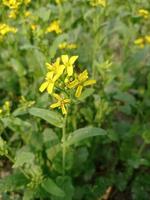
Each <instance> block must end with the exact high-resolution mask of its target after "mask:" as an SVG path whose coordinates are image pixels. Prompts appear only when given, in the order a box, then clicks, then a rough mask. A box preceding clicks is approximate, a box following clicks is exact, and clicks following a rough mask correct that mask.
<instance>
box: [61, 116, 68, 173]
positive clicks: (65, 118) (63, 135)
mask: <svg viewBox="0 0 150 200" xmlns="http://www.w3.org/2000/svg"><path fill="white" fill-rule="evenodd" d="M66 121H67V115H65V117H64V122H63V127H62V169H63V176H65V167H66Z"/></svg>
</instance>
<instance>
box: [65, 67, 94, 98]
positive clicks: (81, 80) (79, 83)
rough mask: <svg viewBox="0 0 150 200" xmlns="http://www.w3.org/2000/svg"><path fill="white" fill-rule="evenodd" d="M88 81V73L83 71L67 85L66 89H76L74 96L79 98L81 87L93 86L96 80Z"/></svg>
mask: <svg viewBox="0 0 150 200" xmlns="http://www.w3.org/2000/svg"><path fill="white" fill-rule="evenodd" d="M87 79H88V72H87V70H84V71H83V72H82V73H80V74H79V75H78V76H77V78H76V79H75V80H74V81H72V82H70V83H69V84H68V88H70V89H71V88H75V87H77V90H76V93H75V96H76V97H80V95H81V92H82V89H83V87H85V86H88V85H93V84H95V83H96V80H87Z"/></svg>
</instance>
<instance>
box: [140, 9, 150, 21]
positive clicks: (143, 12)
mask: <svg viewBox="0 0 150 200" xmlns="http://www.w3.org/2000/svg"><path fill="white" fill-rule="evenodd" d="M138 15H139V16H140V17H143V18H145V19H148V17H149V16H150V13H149V11H148V10H145V9H139V10H138Z"/></svg>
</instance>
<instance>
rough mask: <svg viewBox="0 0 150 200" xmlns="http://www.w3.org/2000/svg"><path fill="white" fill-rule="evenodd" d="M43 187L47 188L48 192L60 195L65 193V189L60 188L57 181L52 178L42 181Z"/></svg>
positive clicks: (62, 195)
mask: <svg viewBox="0 0 150 200" xmlns="http://www.w3.org/2000/svg"><path fill="white" fill-rule="evenodd" d="M42 187H43V188H44V190H46V191H47V192H48V193H50V194H52V195H55V196H58V197H64V196H65V193H64V191H63V190H62V189H61V188H59V187H58V186H57V185H56V183H55V182H54V181H53V180H52V179H51V178H48V179H46V180H45V181H44V182H43V183H42Z"/></svg>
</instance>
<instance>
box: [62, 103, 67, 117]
mask: <svg viewBox="0 0 150 200" xmlns="http://www.w3.org/2000/svg"><path fill="white" fill-rule="evenodd" d="M61 110H62V113H63V115H66V114H67V110H66V108H65V106H64V104H62V105H61Z"/></svg>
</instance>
